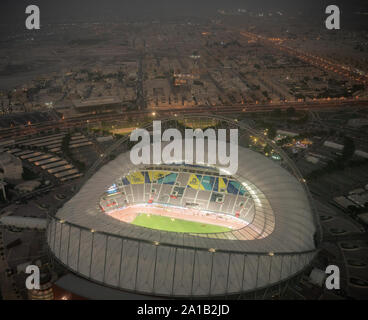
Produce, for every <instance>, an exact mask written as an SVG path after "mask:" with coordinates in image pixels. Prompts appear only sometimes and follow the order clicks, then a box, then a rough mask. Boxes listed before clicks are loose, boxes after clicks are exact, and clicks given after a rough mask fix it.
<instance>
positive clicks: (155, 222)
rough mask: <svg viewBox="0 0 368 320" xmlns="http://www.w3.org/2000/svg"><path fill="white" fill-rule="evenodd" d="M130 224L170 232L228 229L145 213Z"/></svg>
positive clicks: (220, 230) (224, 230)
mask: <svg viewBox="0 0 368 320" xmlns="http://www.w3.org/2000/svg"><path fill="white" fill-rule="evenodd" d="M132 224H134V225H136V226H141V227H146V228H150V229H157V230H163V231H171V232H190V233H216V232H227V231H230V229H229V228H226V227H221V226H216V225H213V224H204V223H200V222H194V221H187V220H181V219H172V218H169V217H163V216H156V215H148V214H145V213H141V214H140V215H139V216H137V217H136V218H135V219H134V221H133V222H132Z"/></svg>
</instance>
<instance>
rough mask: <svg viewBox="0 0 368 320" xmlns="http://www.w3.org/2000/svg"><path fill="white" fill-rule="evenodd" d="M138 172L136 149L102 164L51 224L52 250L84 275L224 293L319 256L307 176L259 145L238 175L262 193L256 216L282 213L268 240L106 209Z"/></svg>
mask: <svg viewBox="0 0 368 320" xmlns="http://www.w3.org/2000/svg"><path fill="white" fill-rule="evenodd" d="M205 145H206V144H205ZM162 147H164V145H163V146H162ZM151 151H152V148H151ZM206 158H207V157H206V156H205V159H206ZM181 160H182V159H177V161H178V162H179V161H181ZM216 166H217V165H216ZM141 169H142V168H141ZM136 170H138V168H137V166H134V165H132V164H131V161H130V155H129V152H126V153H123V154H120V155H119V156H117V157H116V158H115V159H114V160H112V161H110V162H109V163H108V164H106V165H104V166H103V167H102V168H101V169H99V170H98V171H97V172H96V173H95V174H94V175H93V176H92V177H91V178H90V179H89V180H88V181H87V182H86V183H85V184H84V185H83V186H82V188H81V189H80V191H79V192H78V193H77V194H76V195H75V196H74V197H73V198H72V199H71V200H69V201H68V202H67V203H66V204H65V205H64V206H63V207H62V208H61V209H60V210H59V211H58V212H57V214H56V218H57V220H53V221H52V222H51V224H50V226H49V232H48V242H49V245H50V248H51V250H52V251H53V252H54V255H55V256H56V257H57V258H58V259H59V260H60V261H61V262H62V263H64V264H65V265H66V266H68V267H69V268H70V269H72V270H74V271H75V272H78V273H79V274H80V275H83V276H85V277H87V278H89V279H92V280H94V281H97V282H99V283H104V284H107V285H111V286H113V287H119V288H122V289H126V290H132V291H138V292H141V293H148V294H162V295H174V296H191V295H193V296H209V295H222V294H232V293H237V292H242V291H249V290H252V289H253V290H254V289H256V288H258V287H263V286H267V285H270V284H272V283H276V282H278V281H281V280H282V279H286V278H288V277H290V276H291V275H292V274H294V273H296V272H297V271H298V270H300V269H301V268H303V267H304V266H305V265H307V264H308V263H309V262H310V260H311V259H312V258H313V256H314V254H315V243H314V234H315V232H316V226H315V224H314V217H313V210H312V208H311V205H310V202H309V198H308V195H307V193H306V189H305V188H304V186H303V182H301V181H298V179H297V178H296V177H295V176H294V175H292V174H291V173H290V172H289V171H288V170H286V169H284V168H282V167H281V166H280V165H279V164H277V163H275V162H273V161H272V160H270V159H268V158H266V157H265V156H263V155H261V154H259V153H257V152H255V151H252V150H250V149H245V148H242V147H239V168H238V171H237V174H236V175H235V176H234V175H233V177H235V178H236V179H237V180H238V181H240V182H244V183H245V184H246V185H247V186H251V188H252V190H253V194H252V193H251V195H253V196H255V197H256V198H258V200H257V201H254V202H255V204H256V215H262V216H263V217H264V220H265V221H267V219H268V218H270V217H273V218H274V229H273V231H272V233H271V234H270V235H268V236H267V237H265V238H262V239H255V240H234V239H236V238H234V237H228V238H227V239H226V238H225V239H224V238H222V239H215V238H209V237H206V236H199V235H191V234H186V233H184V234H179V233H173V232H165V231H159V230H153V229H147V228H141V227H138V226H135V225H132V224H127V223H124V222H121V221H119V220H116V219H114V218H112V217H109V216H108V215H106V214H104V213H103V212H102V211H101V210H100V208H99V206H98V204H99V199H100V197H101V195H102V194H103V193H104V191H105V190H107V189H108V188H109V187H110V186H111V185H112V184H113V183H114V181H115V179H116V178H117V177H119V176H123V175H126V174H128V173H129V171H136ZM253 198H254V197H253ZM253 200H254V199H253ZM230 233H232V231H230ZM122 239H123V240H122ZM230 239H232V240H230ZM154 243H156V245H154ZM158 244H159V245H158ZM212 248H214V249H215V250H214V251H212V252H215V253H214V254H213V255H211V254H210V253H209V249H212ZM210 252H211V251H210ZM211 259H212V260H211ZM123 265H124V266H123ZM209 268H210V269H211V270H210V271H209V270H208V269H209ZM159 270H160V271H159ZM226 274H227V276H226ZM179 276H180V280H178V279H177V277H179Z"/></svg>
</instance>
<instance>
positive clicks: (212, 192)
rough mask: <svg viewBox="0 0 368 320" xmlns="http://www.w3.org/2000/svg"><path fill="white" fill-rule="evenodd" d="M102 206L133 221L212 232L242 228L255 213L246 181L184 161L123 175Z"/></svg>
mask: <svg viewBox="0 0 368 320" xmlns="http://www.w3.org/2000/svg"><path fill="white" fill-rule="evenodd" d="M245 185H246V184H245ZM100 207H101V209H102V210H103V211H104V212H105V213H106V214H108V215H110V216H112V217H114V218H116V219H119V220H120V221H124V222H127V223H133V224H135V225H140V226H144V227H148V228H153V229H159V230H166V231H176V232H189V233H208V234H209V233H219V232H226V231H231V230H239V229H242V228H244V227H246V226H247V225H249V224H251V222H252V221H253V219H254V214H255V210H254V201H253V199H252V196H251V195H250V193H249V191H248V190H247V189H246V187H245V186H244V185H243V184H242V183H241V182H239V181H237V180H236V179H235V178H233V177H229V176H224V175H221V174H220V171H219V170H218V169H216V168H213V167H202V166H194V165H184V164H182V165H167V166H165V165H159V166H149V167H147V168H146V169H145V170H139V171H133V172H131V173H129V174H128V175H126V176H123V177H121V178H119V179H117V180H116V181H115V183H114V184H113V185H112V186H111V187H110V188H108V190H107V191H106V192H105V193H104V195H103V196H102V197H101V200H100ZM157 215H158V216H161V217H162V218H160V219H158V218H155V217H154V216H157ZM183 220H184V221H190V222H191V223H192V224H188V223H180V222H181V221H183ZM160 221H161V223H160ZM197 224H199V227H198V226H197ZM174 225H176V226H177V227H174ZM215 226H217V228H216V227H215ZM191 227H192V228H191ZM253 229H254V230H257V229H256V226H253ZM269 230H270V231H271V230H272V229H271V228H270V229H269Z"/></svg>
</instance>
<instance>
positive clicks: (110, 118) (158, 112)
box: [0, 99, 368, 139]
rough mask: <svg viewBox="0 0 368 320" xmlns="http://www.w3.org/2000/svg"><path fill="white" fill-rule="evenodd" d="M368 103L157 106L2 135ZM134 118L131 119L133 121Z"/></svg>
mask: <svg viewBox="0 0 368 320" xmlns="http://www.w3.org/2000/svg"><path fill="white" fill-rule="evenodd" d="M366 106H368V100H363V99H344V100H324V101H318V102H317V101H311V102H287V103H281V104H276V103H275V104H263V105H262V104H246V105H233V106H196V107H182V108H181V107H170V108H168V107H162V108H155V109H154V110H153V109H151V110H147V109H146V110H139V111H127V112H124V113H114V114H100V115H84V116H80V117H76V118H69V119H64V120H59V121H48V122H43V123H39V124H32V125H28V126H18V127H13V128H8V129H0V138H1V139H4V138H8V139H12V138H17V137H21V136H25V135H35V134H39V133H41V132H48V131H50V132H51V131H54V130H55V129H56V128H58V129H60V130H62V129H68V128H76V127H87V126H93V125H94V124H99V123H101V122H110V123H114V122H121V121H128V120H129V119H134V120H137V121H139V120H143V119H147V118H148V117H151V118H154V117H153V112H154V113H155V117H156V118H160V117H163V116H165V117H167V116H171V117H175V116H177V115H179V114H181V115H183V114H184V115H185V114H204V115H211V114H216V115H223V116H230V117H233V118H235V117H237V116H238V115H239V114H245V113H258V112H259V113H265V112H272V111H273V110H276V109H279V110H286V109H288V108H290V107H293V108H294V109H295V110H302V111H308V110H315V111H333V110H339V109H345V110H346V109H347V108H352V107H366ZM130 121H131V120H130Z"/></svg>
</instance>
